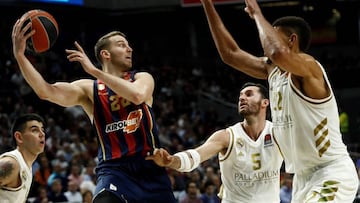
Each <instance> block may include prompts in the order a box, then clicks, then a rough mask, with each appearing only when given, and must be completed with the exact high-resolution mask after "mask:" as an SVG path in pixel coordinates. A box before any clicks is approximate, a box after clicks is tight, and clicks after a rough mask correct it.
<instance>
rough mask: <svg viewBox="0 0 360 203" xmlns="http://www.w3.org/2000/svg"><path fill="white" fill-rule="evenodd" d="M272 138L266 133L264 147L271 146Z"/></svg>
mask: <svg viewBox="0 0 360 203" xmlns="http://www.w3.org/2000/svg"><path fill="white" fill-rule="evenodd" d="M273 145H274V143H273V140H272V137H271V135H270V134H266V135H265V137H264V147H269V146H273Z"/></svg>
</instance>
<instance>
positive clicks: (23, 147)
mask: <svg viewBox="0 0 360 203" xmlns="http://www.w3.org/2000/svg"><path fill="white" fill-rule="evenodd" d="M43 125H44V120H43V118H42V117H40V116H39V115H37V114H24V115H22V116H19V117H18V118H17V119H16V120H15V121H14V123H13V127H12V134H13V136H14V139H15V142H16V145H17V147H16V149H15V150H12V151H9V152H5V153H3V154H1V155H0V202H1V203H24V202H25V201H26V199H27V196H28V194H29V190H30V186H31V182H32V177H33V174H32V164H33V163H34V161H35V160H36V158H37V156H38V155H39V154H40V153H42V152H43V151H44V147H45V132H44V126H43Z"/></svg>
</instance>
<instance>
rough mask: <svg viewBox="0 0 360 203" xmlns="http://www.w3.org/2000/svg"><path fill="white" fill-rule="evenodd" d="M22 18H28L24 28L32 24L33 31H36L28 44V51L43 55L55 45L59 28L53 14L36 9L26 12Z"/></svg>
mask: <svg viewBox="0 0 360 203" xmlns="http://www.w3.org/2000/svg"><path fill="white" fill-rule="evenodd" d="M22 18H26V21H25V22H24V25H23V26H25V25H27V24H28V22H31V24H32V25H31V30H35V34H34V35H33V36H31V37H30V38H29V39H28V41H27V42H26V43H27V49H28V50H30V51H32V52H35V53H42V52H45V51H47V50H49V49H50V48H51V47H52V46H53V45H54V44H55V42H56V39H57V38H58V35H59V28H58V24H57V22H56V20H55V18H54V17H53V16H52V15H51V14H49V13H48V12H46V11H43V10H40V9H34V10H30V11H28V12H26V13H25V14H24V15H23V16H22Z"/></svg>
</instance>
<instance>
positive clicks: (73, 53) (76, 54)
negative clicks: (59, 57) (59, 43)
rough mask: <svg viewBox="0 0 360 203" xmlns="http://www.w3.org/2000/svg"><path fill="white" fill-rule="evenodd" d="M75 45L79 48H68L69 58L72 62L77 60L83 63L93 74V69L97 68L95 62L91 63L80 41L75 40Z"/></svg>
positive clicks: (87, 70) (88, 71)
mask: <svg viewBox="0 0 360 203" xmlns="http://www.w3.org/2000/svg"><path fill="white" fill-rule="evenodd" d="M75 47H76V48H77V50H74V49H66V50H65V52H66V53H67V54H68V56H67V59H68V60H69V61H70V62H74V61H77V62H79V63H80V64H81V66H82V67H83V69H84V70H85V71H86V72H87V73H89V74H91V73H92V70H95V69H97V68H96V67H95V66H94V64H93V63H91V61H90V59H89V57H88V56H87V55H86V53H85V51H84V49H83V48H82V47H81V46H80V44H79V43H78V42H76V41H75Z"/></svg>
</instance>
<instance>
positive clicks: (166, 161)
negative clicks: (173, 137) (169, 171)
mask: <svg viewBox="0 0 360 203" xmlns="http://www.w3.org/2000/svg"><path fill="white" fill-rule="evenodd" d="M145 159H146V160H153V161H154V162H155V163H156V164H157V165H159V166H161V167H169V166H170V165H171V164H172V162H173V161H174V157H173V156H172V155H170V154H169V152H167V151H166V150H165V149H163V148H159V149H158V148H155V149H154V151H153V154H152V155H148V156H147V157H145Z"/></svg>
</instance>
